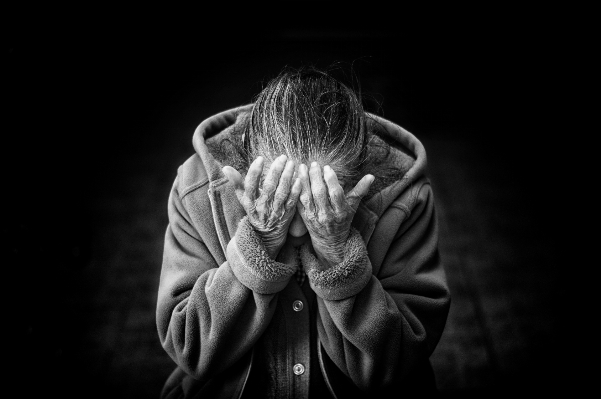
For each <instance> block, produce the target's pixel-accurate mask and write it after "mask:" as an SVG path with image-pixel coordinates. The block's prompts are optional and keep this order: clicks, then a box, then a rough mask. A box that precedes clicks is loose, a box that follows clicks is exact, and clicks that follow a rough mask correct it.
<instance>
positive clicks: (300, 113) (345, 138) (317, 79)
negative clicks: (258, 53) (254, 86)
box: [245, 68, 367, 184]
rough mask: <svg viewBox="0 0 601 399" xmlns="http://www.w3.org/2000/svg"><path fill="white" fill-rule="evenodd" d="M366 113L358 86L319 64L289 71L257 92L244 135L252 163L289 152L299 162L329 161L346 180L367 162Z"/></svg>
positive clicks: (353, 179) (348, 181)
mask: <svg viewBox="0 0 601 399" xmlns="http://www.w3.org/2000/svg"><path fill="white" fill-rule="evenodd" d="M365 119H366V114H365V112H364V110H363V106H362V104H361V101H360V98H358V96H357V95H356V94H355V92H354V91H353V90H351V89H350V88H348V87H347V86H345V85H344V84H343V83H341V82H339V81H338V80H336V79H334V78H333V77H331V76H330V75H329V74H328V73H326V72H323V71H319V70H317V69H314V68H301V69H298V70H291V69H288V70H285V71H284V72H282V73H280V75H279V76H278V77H276V78H275V79H273V80H271V81H270V82H269V83H268V84H267V86H266V87H265V88H264V89H263V90H262V91H261V93H259V95H258V96H257V98H256V100H255V103H254V106H253V108H252V111H251V114H250V121H249V124H248V130H247V132H246V133H245V136H246V137H245V141H246V142H245V147H246V152H247V156H248V161H249V163H250V162H252V160H254V159H255V158H256V157H258V156H262V157H264V158H265V165H270V164H271V163H272V162H273V161H274V160H275V158H277V157H278V156H280V155H281V154H285V155H287V156H288V158H289V159H291V160H293V161H295V162H296V163H297V164H300V163H304V164H307V165H308V164H310V163H311V162H313V161H315V162H317V163H318V164H320V165H321V166H322V167H323V166H325V165H329V166H330V167H331V168H332V169H333V170H334V171H335V172H336V175H337V176H338V179H339V180H340V182H341V184H344V183H350V182H353V181H356V180H358V178H359V177H360V176H359V174H360V173H361V172H362V165H363V163H364V162H365V161H366V145H367V129H366V120H365Z"/></svg>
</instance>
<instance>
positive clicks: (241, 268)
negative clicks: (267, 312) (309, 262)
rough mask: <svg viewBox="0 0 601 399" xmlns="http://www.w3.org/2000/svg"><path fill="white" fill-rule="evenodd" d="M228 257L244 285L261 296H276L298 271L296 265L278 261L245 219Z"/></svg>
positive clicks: (228, 249)
mask: <svg viewBox="0 0 601 399" xmlns="http://www.w3.org/2000/svg"><path fill="white" fill-rule="evenodd" d="M227 258H228V262H229V264H230V267H231V268H232V271H233V272H234V275H235V276H236V277H237V278H238V280H240V282H241V283H242V284H244V285H245V286H247V287H248V288H250V289H251V290H253V291H255V292H257V293H259V294H275V293H276V292H279V291H281V290H283V289H284V287H286V285H287V284H288V281H289V280H290V277H291V276H292V275H293V274H294V272H295V271H296V268H295V267H294V266H292V265H286V264H285V263H280V262H276V261H275V260H273V259H271V258H270V257H269V255H268V254H267V251H266V250H265V246H264V245H263V242H262V241H261V239H260V238H259V236H258V235H257V233H256V232H255V230H254V228H253V227H252V225H251V224H250V222H249V221H248V218H247V217H246V216H245V217H244V218H242V220H240V224H239V225H238V230H237V231H236V235H235V236H234V238H233V239H232V240H230V242H229V243H228V245H227Z"/></svg>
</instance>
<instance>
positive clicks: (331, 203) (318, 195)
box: [297, 162, 374, 267]
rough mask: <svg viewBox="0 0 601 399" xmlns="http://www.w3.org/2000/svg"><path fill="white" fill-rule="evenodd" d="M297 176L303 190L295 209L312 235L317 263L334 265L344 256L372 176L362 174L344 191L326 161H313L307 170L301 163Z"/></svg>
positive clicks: (326, 265) (327, 265) (325, 265)
mask: <svg viewBox="0 0 601 399" xmlns="http://www.w3.org/2000/svg"><path fill="white" fill-rule="evenodd" d="M299 178H300V181H301V185H302V191H301V194H300V201H298V205H297V208H298V212H300V215H301V217H302V219H303V222H304V223H305V226H306V227H307V230H308V231H309V234H310V235H311V243H312V244H313V249H314V250H315V253H316V255H317V257H318V259H319V260H320V263H321V264H322V265H323V266H324V267H331V266H334V265H336V264H338V263H340V262H342V260H343V259H344V247H345V244H346V240H347V239H348V236H349V233H350V228H351V222H352V221H353V217H354V216H355V212H356V211H357V208H358V207H359V203H360V202H361V199H362V198H363V197H364V196H365V194H367V192H368V191H369V187H370V185H371V183H372V182H373V181H374V177H373V175H369V174H368V175H365V176H363V178H362V179H361V180H359V182H358V183H357V185H356V186H355V187H353V189H352V190H350V191H349V192H348V193H346V194H345V192H344V190H343V188H342V186H341V185H340V183H339V182H338V178H337V176H336V173H335V172H334V171H333V170H332V168H330V167H329V166H328V165H326V166H324V168H323V169H322V168H321V167H320V166H319V165H318V164H317V163H316V162H313V163H312V164H311V169H310V170H308V168H307V166H306V165H304V164H301V165H300V166H299Z"/></svg>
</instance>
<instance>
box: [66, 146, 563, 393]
mask: <svg viewBox="0 0 601 399" xmlns="http://www.w3.org/2000/svg"><path fill="white" fill-rule="evenodd" d="M424 143H425V145H426V148H427V150H428V155H429V160H430V175H431V178H432V181H433V187H434V192H435V198H436V205H437V210H438V218H439V222H440V250H441V253H442V256H443V259H444V261H445V267H446V271H447V277H448V280H449V285H450V287H451V291H452V295H453V301H452V306H451V311H450V314H449V318H448V322H447V327H446V329H445V332H444V334H443V336H442V339H441V341H440V344H439V346H438V347H437V349H436V350H435V352H434V354H433V356H432V362H433V366H434V369H435V372H436V377H437V382H438V385H439V388H440V389H441V391H443V392H448V393H453V392H472V391H474V392H492V391H494V390H497V389H500V388H501V387H511V386H514V385H517V384H518V383H520V382H523V381H524V380H529V379H528V377H527V376H528V375H529V372H530V371H531V369H532V368H536V367H539V368H540V367H541V366H543V365H544V361H545V360H546V358H545V352H546V350H547V348H549V346H550V345H551V344H552V339H553V334H552V329H553V323H554V318H553V314H552V313H551V306H552V302H551V293H552V290H553V286H554V284H555V281H556V275H555V274H554V273H555V271H556V269H555V268H554V267H552V263H553V262H552V259H551V258H550V257H551V254H550V253H549V252H548V249H549V248H548V246H547V245H546V243H545V242H543V241H541V240H542V239H540V238H536V237H535V236H533V233H534V232H535V231H534V230H533V228H534V227H533V226H532V225H531V224H532V223H533V222H532V221H530V220H529V219H528V217H527V215H525V214H524V212H521V211H519V210H518V209H517V208H515V207H514V205H515V204H516V201H518V199H519V198H518V197H519V196H520V192H519V190H518V188H516V187H512V186H511V184H508V180H507V179H504V178H499V176H498V173H499V168H498V167H495V165H494V163H493V162H492V161H491V160H488V161H487V160H486V154H480V155H479V156H474V155H473V154H471V152H472V151H474V150H475V149H476V147H474V146H473V145H471V144H470V143H468V142H461V141H451V140H442V139H436V138H430V139H424ZM190 150H191V146H190ZM171 151H174V152H175V153H176V154H175V155H174V157H173V159H172V160H170V161H169V162H170V164H165V163H161V162H156V160H157V159H163V160H164V159H166V158H169V156H168V155H166V153H165V147H163V146H161V145H157V146H156V147H155V148H147V149H146V150H145V152H144V155H143V156H142V153H140V154H137V156H136V157H132V158H127V159H121V160H118V161H117V164H116V165H115V167H116V168H120V169H121V172H122V173H121V172H120V173H108V174H107V176H106V177H104V178H101V179H100V182H101V183H100V184H99V186H98V192H97V196H96V198H95V200H94V201H92V202H91V203H90V206H91V211H92V214H93V215H94V218H95V220H94V223H95V226H96V231H95V235H94V244H93V248H92V254H93V256H92V258H91V260H90V262H89V264H88V265H87V266H86V268H85V270H84V271H83V272H82V273H81V274H80V275H79V279H80V284H79V289H78V290H77V291H76V292H74V293H73V295H72V296H70V297H69V298H70V301H71V307H72V311H73V312H74V313H75V315H77V318H78V319H80V320H84V321H85V324H84V325H82V326H81V334H80V335H79V336H78V338H77V339H76V340H75V341H74V342H73V343H72V348H70V353H71V355H72V356H73V358H75V359H79V360H80V361H78V362H75V363H76V364H77V366H76V367H75V369H77V370H76V371H77V373H79V374H80V375H82V376H84V377H83V378H85V379H87V380H88V382H89V383H90V384H91V385H93V386H96V387H97V388H98V389H97V392H96V393H98V395H99V396H103V393H110V397H128V398H152V397H156V396H157V395H158V392H159V391H160V388H161V386H162V384H163V382H164V380H165V379H166V377H167V376H168V374H169V373H170V371H171V370H172V368H173V362H172V361H171V359H169V357H168V356H167V355H166V354H165V353H164V352H163V350H162V348H161V347H160V344H159V340H158V337H157V333H156V327H155V319H154V316H155V301H156V292H157V287H158V278H159V272H160V264H161V257H162V245H163V241H162V240H163V234H164V229H165V227H166V223H167V217H166V203H167V196H168V193H169V189H170V187H171V184H172V179H173V178H174V177H175V171H176V168H177V163H178V162H180V161H181V160H182V156H184V155H187V153H186V154H184V152H180V150H173V149H172V150H171ZM182 154H183V155H182ZM510 180H511V179H509V181H510ZM516 226H517V228H519V229H520V231H519V232H515V231H514V230H515V228H516ZM541 356H542V357H541ZM534 377H536V376H534ZM534 377H533V379H532V381H536V378H534ZM529 381H530V380H529Z"/></svg>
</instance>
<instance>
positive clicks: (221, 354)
mask: <svg viewBox="0 0 601 399" xmlns="http://www.w3.org/2000/svg"><path fill="white" fill-rule="evenodd" d="M249 109H250V105H249V106H244V107H240V108H236V109H233V110H229V111H226V112H223V113H221V114H218V115H215V116H214V117H211V118H209V119H207V120H205V121H203V122H202V123H201V124H200V126H199V127H198V128H197V130H196V132H195V134H194V137H193V145H194V148H195V150H196V154H195V155H193V156H192V157H190V158H189V159H188V160H187V161H186V162H185V163H184V164H183V165H182V166H181V167H180V168H179V170H178V175H177V178H176V180H175V183H174V185H173V189H172V191H171V194H170V198H169V206H168V214H169V225H168V227H167V232H166V236H165V248H164V255H163V265H162V270H161V279H160V285H159V293H158V303H157V328H158V333H159V337H160V340H161V343H162V345H163V347H164V348H165V350H166V351H167V353H168V354H169V355H170V356H171V358H172V359H173V360H174V362H175V363H176V365H177V368H176V370H175V371H174V372H173V374H172V376H171V377H170V379H169V380H168V381H167V383H166V384H165V388H164V391H163V396H164V397H240V395H242V394H244V392H245V387H248V389H249V390H250V389H251V388H252V387H254V388H255V389H261V388H260V387H261V386H262V385H261V384H258V383H257V381H255V380H254V379H255V378H259V377H257V376H258V375H264V374H265V373H267V375H268V378H267V380H265V383H266V384H267V386H264V388H265V389H266V391H265V392H271V393H270V395H277V396H280V397H281V396H290V397H308V395H317V393H318V392H321V391H319V389H321V388H318V387H322V388H323V387H324V386H325V387H327V388H328V389H329V390H330V391H334V392H337V393H338V394H341V395H342V394H346V393H348V392H352V393H353V394H358V393H365V394H372V395H373V394H380V395H385V394H388V393H395V394H396V395H401V396H402V395H403V394H408V393H410V392H416V391H423V390H425V389H426V388H427V387H425V386H421V387H416V384H418V381H431V383H433V379H432V378H430V377H431V375H430V377H428V376H425V377H424V378H418V377H419V375H422V374H423V373H430V374H431V369H428V368H427V367H422V366H423V365H424V364H427V362H428V357H429V356H430V354H431V353H432V351H433V350H434V348H435V346H436V344H437V343H438V340H439V339H440V336H441V334H442V330H443V328H444V325H445V322H446V317H447V313H448V310H449V304H450V294H449V291H448V287H447V284H446V279H445V275H444V270H443V267H442V262H441V259H440V257H439V254H438V248H437V237H438V230H437V223H436V215H435V207H434V199H433V196H432V190H431V187H430V184H429V182H428V180H427V178H426V177H425V175H424V171H425V168H426V154H425V150H424V148H423V146H422V145H421V143H420V142H419V140H417V139H416V138H415V137H414V136H413V135H412V134H411V133H409V132H407V131H406V130H404V129H402V128H401V127H399V126H397V125H395V124H393V123H391V122H389V121H387V120H384V119H382V118H379V117H377V116H374V115H369V119H368V120H369V123H368V127H369V129H370V131H371V132H372V133H373V134H374V138H373V140H370V145H369V147H368V153H370V154H371V155H372V156H375V155H377V156H379V158H378V159H379V161H380V164H378V165H376V166H377V167H378V168H381V169H382V170H394V171H396V172H395V173H397V172H399V171H400V172H402V173H399V176H398V178H396V179H395V180H392V181H387V182H386V183H383V182H375V183H374V185H372V186H373V187H376V188H377V189H372V190H370V193H369V194H368V196H366V198H364V200H363V201H362V203H361V204H360V206H359V209H358V210H357V213H356V215H355V217H354V219H353V230H352V234H351V235H350V237H349V241H348V243H347V251H346V252H345V253H346V257H345V259H344V260H343V262H341V263H340V264H339V265H335V266H334V267H333V268H331V269H327V268H324V267H323V266H322V265H320V264H319V262H318V261H317V259H316V257H315V255H314V254H313V252H312V248H311V247H310V245H304V246H302V247H301V248H300V262H301V265H299V264H298V262H299V255H298V253H297V250H296V249H295V248H292V247H290V246H288V245H286V246H285V247H284V248H283V249H282V251H280V255H279V256H278V259H276V260H272V259H269V257H267V255H266V253H265V251H264V247H262V243H261V242H260V240H259V239H258V236H257V235H256V234H254V232H253V230H252V228H251V227H250V225H249V224H248V222H246V221H245V219H244V217H245V213H244V210H243V209H242V207H241V206H240V204H239V203H238V201H237V198H236V195H235V193H234V191H233V189H232V188H231V186H230V185H229V184H227V179H226V178H225V177H224V175H223V173H222V172H221V168H222V167H223V166H224V165H225V164H228V163H229V159H231V160H232V162H231V163H230V164H231V165H232V166H234V167H236V168H239V170H240V172H241V173H242V174H245V172H246V171H245V170H244V168H245V165H244V162H243V160H241V159H242V158H240V156H239V154H240V151H241V148H242V145H241V143H240V141H239V140H240V132H241V131H244V124H245V123H247V120H248V118H247V116H248V111H249ZM378 140H379V142H380V143H382V142H386V143H391V148H390V150H387V151H385V152H384V153H382V146H381V145H378ZM215 149H221V150H220V151H216V150H215ZM236 154H238V155H236ZM374 154H375V155H374ZM382 154H384V155H382ZM386 168H387V169H386ZM373 187H372V188H373ZM301 266H302V270H304V271H305V272H306V277H305V278H306V279H307V280H308V282H309V284H306V283H305V284H303V285H302V287H301V286H299V284H298V282H297V280H296V276H297V275H298V272H299V269H300V267H301ZM293 276H295V277H294V278H293ZM311 298H315V299H311ZM296 301H301V302H303V303H305V304H306V305H307V306H304V307H302V309H301V310H298V309H299V307H298V306H296V307H294V306H293V304H294V303H295V302H296ZM312 301H315V302H314V306H309V302H312ZM275 336H277V339H275V338H274V339H271V340H269V339H268V338H267V337H275ZM266 341H268V342H266ZM312 345H314V346H313V347H312ZM267 352H268V353H267ZM316 357H318V359H316ZM295 364H303V366H304V370H305V371H304V373H301V374H300V375H297V374H294V373H293V366H294V365H295ZM316 365H319V367H316ZM262 367H263V368H262ZM274 367H275V369H274ZM253 370H254V371H253ZM257 370H259V371H257ZM274 376H277V378H272V377H274ZM422 377H423V375H422ZM320 381H321V382H323V383H320ZM258 387H259V388H258ZM429 388H430V389H431V388H432V386H430V387H429ZM339 397H340V396H339Z"/></svg>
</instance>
